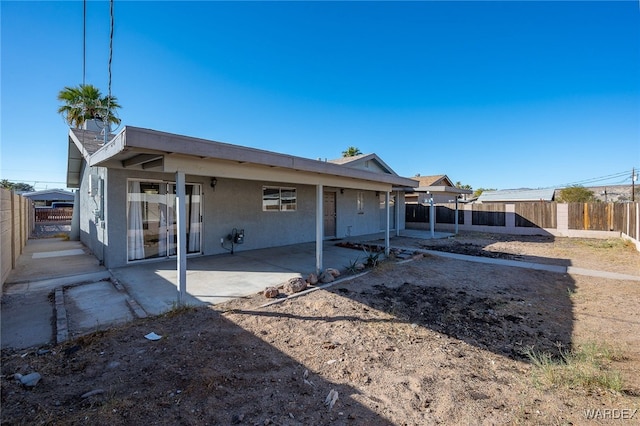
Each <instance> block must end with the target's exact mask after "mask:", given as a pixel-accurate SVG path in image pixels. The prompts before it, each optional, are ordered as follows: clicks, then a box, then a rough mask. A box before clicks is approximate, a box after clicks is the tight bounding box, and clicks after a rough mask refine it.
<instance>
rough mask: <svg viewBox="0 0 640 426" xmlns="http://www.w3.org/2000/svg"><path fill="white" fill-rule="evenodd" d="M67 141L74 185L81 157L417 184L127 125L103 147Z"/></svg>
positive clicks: (369, 186) (231, 174)
mask: <svg viewBox="0 0 640 426" xmlns="http://www.w3.org/2000/svg"><path fill="white" fill-rule="evenodd" d="M69 143H70V148H69V153H70V155H69V171H68V180H71V181H76V180H77V181H78V182H79V173H80V170H79V167H80V166H79V164H78V165H76V164H75V163H76V158H78V157H79V155H82V156H84V158H85V159H87V162H88V164H89V166H103V167H107V168H122V169H133V170H148V171H153V172H165V173H176V172H178V171H179V172H184V173H186V174H190V175H198V176H211V177H214V176H215V177H218V178H221V177H222V178H234V179H248V180H262V181H273V182H283V183H292V184H294V183H295V184H309V185H324V186H332V187H340V188H352V189H363V190H373V191H385V192H386V191H392V190H396V189H398V188H412V187H416V186H417V185H418V182H417V181H415V180H413V179H408V178H404V177H400V176H398V175H396V174H391V173H389V174H385V173H376V172H371V171H368V170H362V169H356V168H351V167H348V166H344V165H340V164H334V163H331V162H326V161H320V160H311V159H307V158H302V157H296V156H292V155H287V154H280V153H275V152H271V151H265V150H259V149H255V148H248V147H243V146H238V145H232V144H227V143H222V142H215V141H209V140H205V139H199V138H193V137H188V136H182V135H176V134H171V133H166V132H159V131H156V130H150V129H141V128H137V127H131V126H126V127H124V128H123V129H122V130H121V131H120V132H119V133H118V134H117V135H115V137H113V138H112V139H111V140H110V141H109V142H107V143H106V144H104V145H101V144H100V143H99V142H96V137H95V134H94V133H92V132H87V131H83V130H74V129H72V130H71V131H70V132H69ZM71 144H73V145H75V149H76V151H73V149H72V146H71ZM81 150H84V152H81ZM72 154H74V155H73V158H72ZM75 167H77V170H76V169H75Z"/></svg>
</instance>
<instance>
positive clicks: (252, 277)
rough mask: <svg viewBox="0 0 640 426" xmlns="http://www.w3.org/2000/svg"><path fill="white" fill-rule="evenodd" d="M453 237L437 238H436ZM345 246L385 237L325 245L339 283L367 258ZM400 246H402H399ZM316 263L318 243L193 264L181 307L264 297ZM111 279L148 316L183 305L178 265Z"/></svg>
mask: <svg viewBox="0 0 640 426" xmlns="http://www.w3.org/2000/svg"><path fill="white" fill-rule="evenodd" d="M400 235H401V236H400V237H399V238H397V240H402V237H403V236H405V237H411V238H425V239H429V238H431V234H430V233H428V232H426V231H417V230H403V231H401V232H400ZM449 235H451V234H445V233H436V235H435V238H446V237H447V236H449ZM394 240H396V238H392V239H391V245H392V246H393V243H394ZM347 241H348V242H360V243H370V244H379V245H384V241H385V233H384V232H381V233H378V234H371V235H366V236H360V237H353V238H345V239H341V240H340V241H324V242H323V253H324V261H325V265H326V266H327V267H331V268H335V269H338V270H340V271H341V273H342V274H343V275H342V276H341V277H340V278H342V277H344V276H348V272H347V271H346V270H347V267H348V266H349V265H351V264H353V263H355V262H356V261H363V260H364V257H365V253H364V252H363V251H362V250H354V249H350V248H343V247H340V246H338V245H336V243H338V242H347ZM398 245H402V244H401V241H398ZM315 258H316V244H315V242H310V243H302V244H294V245H289V246H281V247H273V248H267V249H259V250H248V251H237V252H235V254H219V255H212V256H201V257H192V258H189V259H188V260H187V265H186V277H187V280H186V282H187V285H186V288H185V289H184V296H183V303H185V304H187V305H194V306H198V305H213V304H217V303H222V302H225V301H228V300H230V299H233V298H238V297H246V296H249V295H252V294H255V293H258V292H261V291H263V290H264V289H265V288H266V287H269V286H279V285H282V284H284V283H285V282H286V281H287V280H288V279H290V278H293V277H303V278H306V277H307V275H308V274H309V273H311V272H315V269H316V265H315ZM111 273H112V276H113V277H114V278H116V279H117V280H118V281H119V282H120V283H121V284H122V285H124V287H125V288H126V289H127V291H128V292H129V294H130V295H131V296H132V297H133V299H135V300H136V301H137V302H138V303H139V304H140V306H141V307H142V308H143V309H144V310H145V311H146V312H147V313H148V314H151V315H157V314H160V313H162V312H166V311H167V310H169V309H171V308H173V307H175V306H176V305H177V304H178V303H179V302H178V294H179V281H178V271H177V269H176V259H172V260H163V261H157V262H145V263H139V264H135V265H130V266H125V267H121V268H114V269H112V270H111ZM266 301H267V299H265V302H266Z"/></svg>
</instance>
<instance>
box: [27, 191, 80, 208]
mask: <svg viewBox="0 0 640 426" xmlns="http://www.w3.org/2000/svg"><path fill="white" fill-rule="evenodd" d="M20 195H22V196H23V197H25V198H28V199H30V200H31V201H33V205H34V206H36V207H52V204H53V203H73V200H74V197H75V194H74V193H73V192H71V191H65V190H63V189H45V190H42V191H33V192H23V193H22V194H20Z"/></svg>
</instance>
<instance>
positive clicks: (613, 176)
mask: <svg viewBox="0 0 640 426" xmlns="http://www.w3.org/2000/svg"><path fill="white" fill-rule="evenodd" d="M631 174H632V169H629V170H625V171H623V172H618V173H613V174H610V175H605V176H599V177H593V178H588V179H583V180H579V181H575V182H570V183H564V184H562V185H554V186H550V187H548V188H564V187H567V186H576V185H587V184H595V183H598V182H603V181H608V180H614V179H615V180H616V181H619V179H620V178H624V179H622V182H623V183H624V182H625V181H627V180H630V179H631ZM612 185H613V183H612Z"/></svg>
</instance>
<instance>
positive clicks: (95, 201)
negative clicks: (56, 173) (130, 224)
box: [78, 161, 109, 264]
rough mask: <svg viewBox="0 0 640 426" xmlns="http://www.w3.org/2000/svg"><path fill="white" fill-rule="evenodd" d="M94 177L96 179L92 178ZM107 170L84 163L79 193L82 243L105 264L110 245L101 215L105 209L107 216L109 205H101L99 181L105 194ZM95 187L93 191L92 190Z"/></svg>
mask: <svg viewBox="0 0 640 426" xmlns="http://www.w3.org/2000/svg"><path fill="white" fill-rule="evenodd" d="M90 175H93V176H95V177H96V178H95V179H94V178H90V177H89V176H90ZM106 176H107V170H106V169H105V168H103V167H88V166H87V163H86V162H84V161H83V165H82V178H81V180H80V189H79V190H78V191H79V200H80V206H79V208H80V209H79V212H80V215H79V227H80V241H82V243H83V244H84V245H85V246H86V247H87V248H88V249H89V250H91V251H92V252H93V254H94V255H95V256H96V257H97V258H98V260H100V261H101V262H103V263H105V264H106V262H105V257H106V255H107V252H106V250H105V247H106V246H108V245H109V238H108V234H107V227H106V221H105V220H103V218H104V216H102V215H101V214H100V209H101V207H103V209H104V210H103V211H104V213H105V214H106V211H107V203H106V199H105V200H104V203H103V204H101V196H102V194H101V193H100V186H99V184H98V181H99V180H100V179H102V180H103V183H104V193H105V194H106V192H107V186H106ZM92 186H93V189H92V188H91V187H92Z"/></svg>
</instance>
